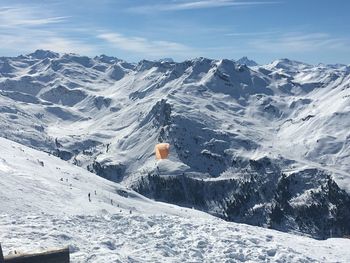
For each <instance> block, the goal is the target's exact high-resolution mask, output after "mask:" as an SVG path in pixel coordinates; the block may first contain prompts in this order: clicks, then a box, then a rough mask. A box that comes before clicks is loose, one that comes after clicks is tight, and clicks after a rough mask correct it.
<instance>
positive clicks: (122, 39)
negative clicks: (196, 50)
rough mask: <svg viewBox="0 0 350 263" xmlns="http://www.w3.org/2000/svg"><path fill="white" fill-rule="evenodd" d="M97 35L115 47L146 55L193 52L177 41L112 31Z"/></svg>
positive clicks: (186, 53)
mask: <svg viewBox="0 0 350 263" xmlns="http://www.w3.org/2000/svg"><path fill="white" fill-rule="evenodd" d="M97 37H98V38H100V39H102V40H104V41H106V42H107V43H109V44H110V45H111V46H112V47H113V48H117V49H121V50H125V51H129V52H135V53H139V54H142V55H143V56H146V57H161V56H172V55H188V54H190V53H191V52H193V51H192V50H191V48H189V47H187V46H186V45H183V44H180V43H177V42H170V41H162V40H149V39H146V38H142V37H127V36H124V35H122V34H119V33H110V32H107V33H106V32H105V33H101V34H99V35H97Z"/></svg>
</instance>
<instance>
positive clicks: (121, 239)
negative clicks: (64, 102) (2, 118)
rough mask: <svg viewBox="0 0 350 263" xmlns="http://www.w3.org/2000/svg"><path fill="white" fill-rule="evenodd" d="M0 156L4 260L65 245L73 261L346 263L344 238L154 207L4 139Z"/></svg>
mask: <svg viewBox="0 0 350 263" xmlns="http://www.w3.org/2000/svg"><path fill="white" fill-rule="evenodd" d="M0 156H1V157H0V178H1V180H0V203H1V205H0V240H1V241H2V242H3V243H2V247H3V250H4V253H5V255H6V254H8V253H10V252H12V253H13V251H14V250H16V251H17V253H23V252H33V250H40V249H45V248H50V247H51V248H52V247H62V246H69V248H70V253H71V261H72V262H95V263H99V262H238V261H239V262H344V263H345V262H349V261H350V252H349V249H348V247H349V245H350V240H349V239H336V238H332V239H329V240H326V241H318V240H314V239H311V238H307V237H300V236H299V237H298V236H294V235H292V234H287V233H280V232H278V231H274V230H269V229H263V228H260V227H253V226H249V225H244V224H237V223H231V222H225V221H224V220H221V219H219V218H215V217H213V216H210V215H208V214H206V213H203V212H199V211H196V210H194V209H187V208H181V207H177V206H174V205H169V204H164V203H159V202H154V201H151V200H149V199H147V198H144V197H143V196H141V195H139V194H137V193H136V192H134V191H132V190H130V189H128V188H125V187H123V186H122V185H120V184H117V183H114V182H111V181H108V180H105V179H103V178H101V177H99V176H97V175H95V174H92V173H89V172H88V171H86V170H84V169H82V168H80V167H77V166H74V165H72V164H69V163H67V162H65V161H63V160H60V159H59V158H57V157H54V156H52V155H50V154H47V153H44V152H40V151H37V150H34V149H31V148H28V147H26V146H23V145H21V144H17V143H15V142H12V141H9V140H6V139H3V138H0ZM89 193H90V200H91V201H90V202H89V200H88V194H89Z"/></svg>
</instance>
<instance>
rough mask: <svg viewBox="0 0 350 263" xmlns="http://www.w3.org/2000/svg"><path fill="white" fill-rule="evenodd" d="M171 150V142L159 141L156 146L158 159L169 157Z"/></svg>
mask: <svg viewBox="0 0 350 263" xmlns="http://www.w3.org/2000/svg"><path fill="white" fill-rule="evenodd" d="M169 151H170V144H169V143H159V144H157V145H156V147H155V152H156V158H157V159H158V160H160V159H167V158H168V155H169Z"/></svg>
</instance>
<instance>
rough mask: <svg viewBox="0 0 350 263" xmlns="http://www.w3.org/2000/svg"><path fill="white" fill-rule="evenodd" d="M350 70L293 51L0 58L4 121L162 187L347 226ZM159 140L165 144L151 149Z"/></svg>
mask: <svg viewBox="0 0 350 263" xmlns="http://www.w3.org/2000/svg"><path fill="white" fill-rule="evenodd" d="M349 73H350V69H349V67H348V66H344V65H331V66H330V65H328V66H327V65H318V66H312V65H308V64H305V63H302V62H297V61H290V60H288V59H281V60H277V61H274V62H272V63H271V64H268V65H261V66H254V67H247V66H246V65H241V64H239V63H235V62H233V61H232V60H225V59H224V60H210V59H206V58H197V59H193V60H188V61H184V62H181V63H175V62H167V61H158V62H154V61H146V60H143V61H140V62H139V63H137V64H132V63H127V62H125V61H122V60H120V59H117V58H113V57H108V56H105V55H102V56H98V57H95V58H89V57H82V56H79V55H75V54H64V55H60V54H57V53H54V52H50V51H42V50H39V51H36V52H34V53H33V54H30V55H27V56H19V57H15V58H1V59H0V131H1V132H0V134H1V136H3V137H6V138H9V139H11V140H14V141H17V142H20V143H22V144H25V145H30V146H32V147H35V148H36V149H40V150H43V151H46V152H50V153H52V154H54V155H56V156H59V157H60V158H62V159H64V160H68V161H70V162H72V163H74V164H77V165H79V166H81V167H84V168H87V169H88V170H90V171H92V172H94V173H96V174H99V175H101V176H102V177H105V178H107V179H110V180H112V181H115V182H121V183H122V184H123V185H125V186H128V187H131V188H133V189H135V190H137V191H139V192H141V193H142V194H144V195H146V196H148V197H152V198H154V199H157V200H162V201H166V202H171V203H176V204H180V205H183V206H188V207H192V206H193V207H196V208H198V209H202V210H205V211H208V212H210V213H212V214H215V215H217V216H219V217H222V218H225V219H227V220H234V221H239V222H247V223H250V224H254V225H260V226H265V227H272V228H276V229H280V230H284V231H294V232H298V233H304V234H309V235H312V236H314V237H317V238H327V237H329V236H330V233H333V235H336V236H343V235H345V234H349V233H350V224H349V221H350V212H349V210H350V198H349V193H350V176H349V170H350V147H349V141H350V134H349V128H350V118H349V109H350V108H349V107H350V89H349V86H350V74H349ZM163 141H166V142H169V143H170V144H171V155H170V158H169V160H167V161H162V162H160V163H156V162H155V160H154V154H153V151H154V145H155V144H156V143H157V142H163ZM156 167H158V169H157V168H156Z"/></svg>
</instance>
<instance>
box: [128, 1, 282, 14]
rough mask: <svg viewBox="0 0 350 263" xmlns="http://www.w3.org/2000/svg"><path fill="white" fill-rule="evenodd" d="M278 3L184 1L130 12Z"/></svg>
mask: <svg viewBox="0 0 350 263" xmlns="http://www.w3.org/2000/svg"><path fill="white" fill-rule="evenodd" d="M277 3H280V2H277V1H234V0H203V1H190V2H189V1H186V2H184V1H182V2H176V3H174V2H173V3H167V4H156V5H141V6H136V7H132V8H129V9H128V10H129V11H132V12H136V13H152V12H155V11H182V10H194V9H208V8H220V7H240V6H256V5H268V4H277Z"/></svg>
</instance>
